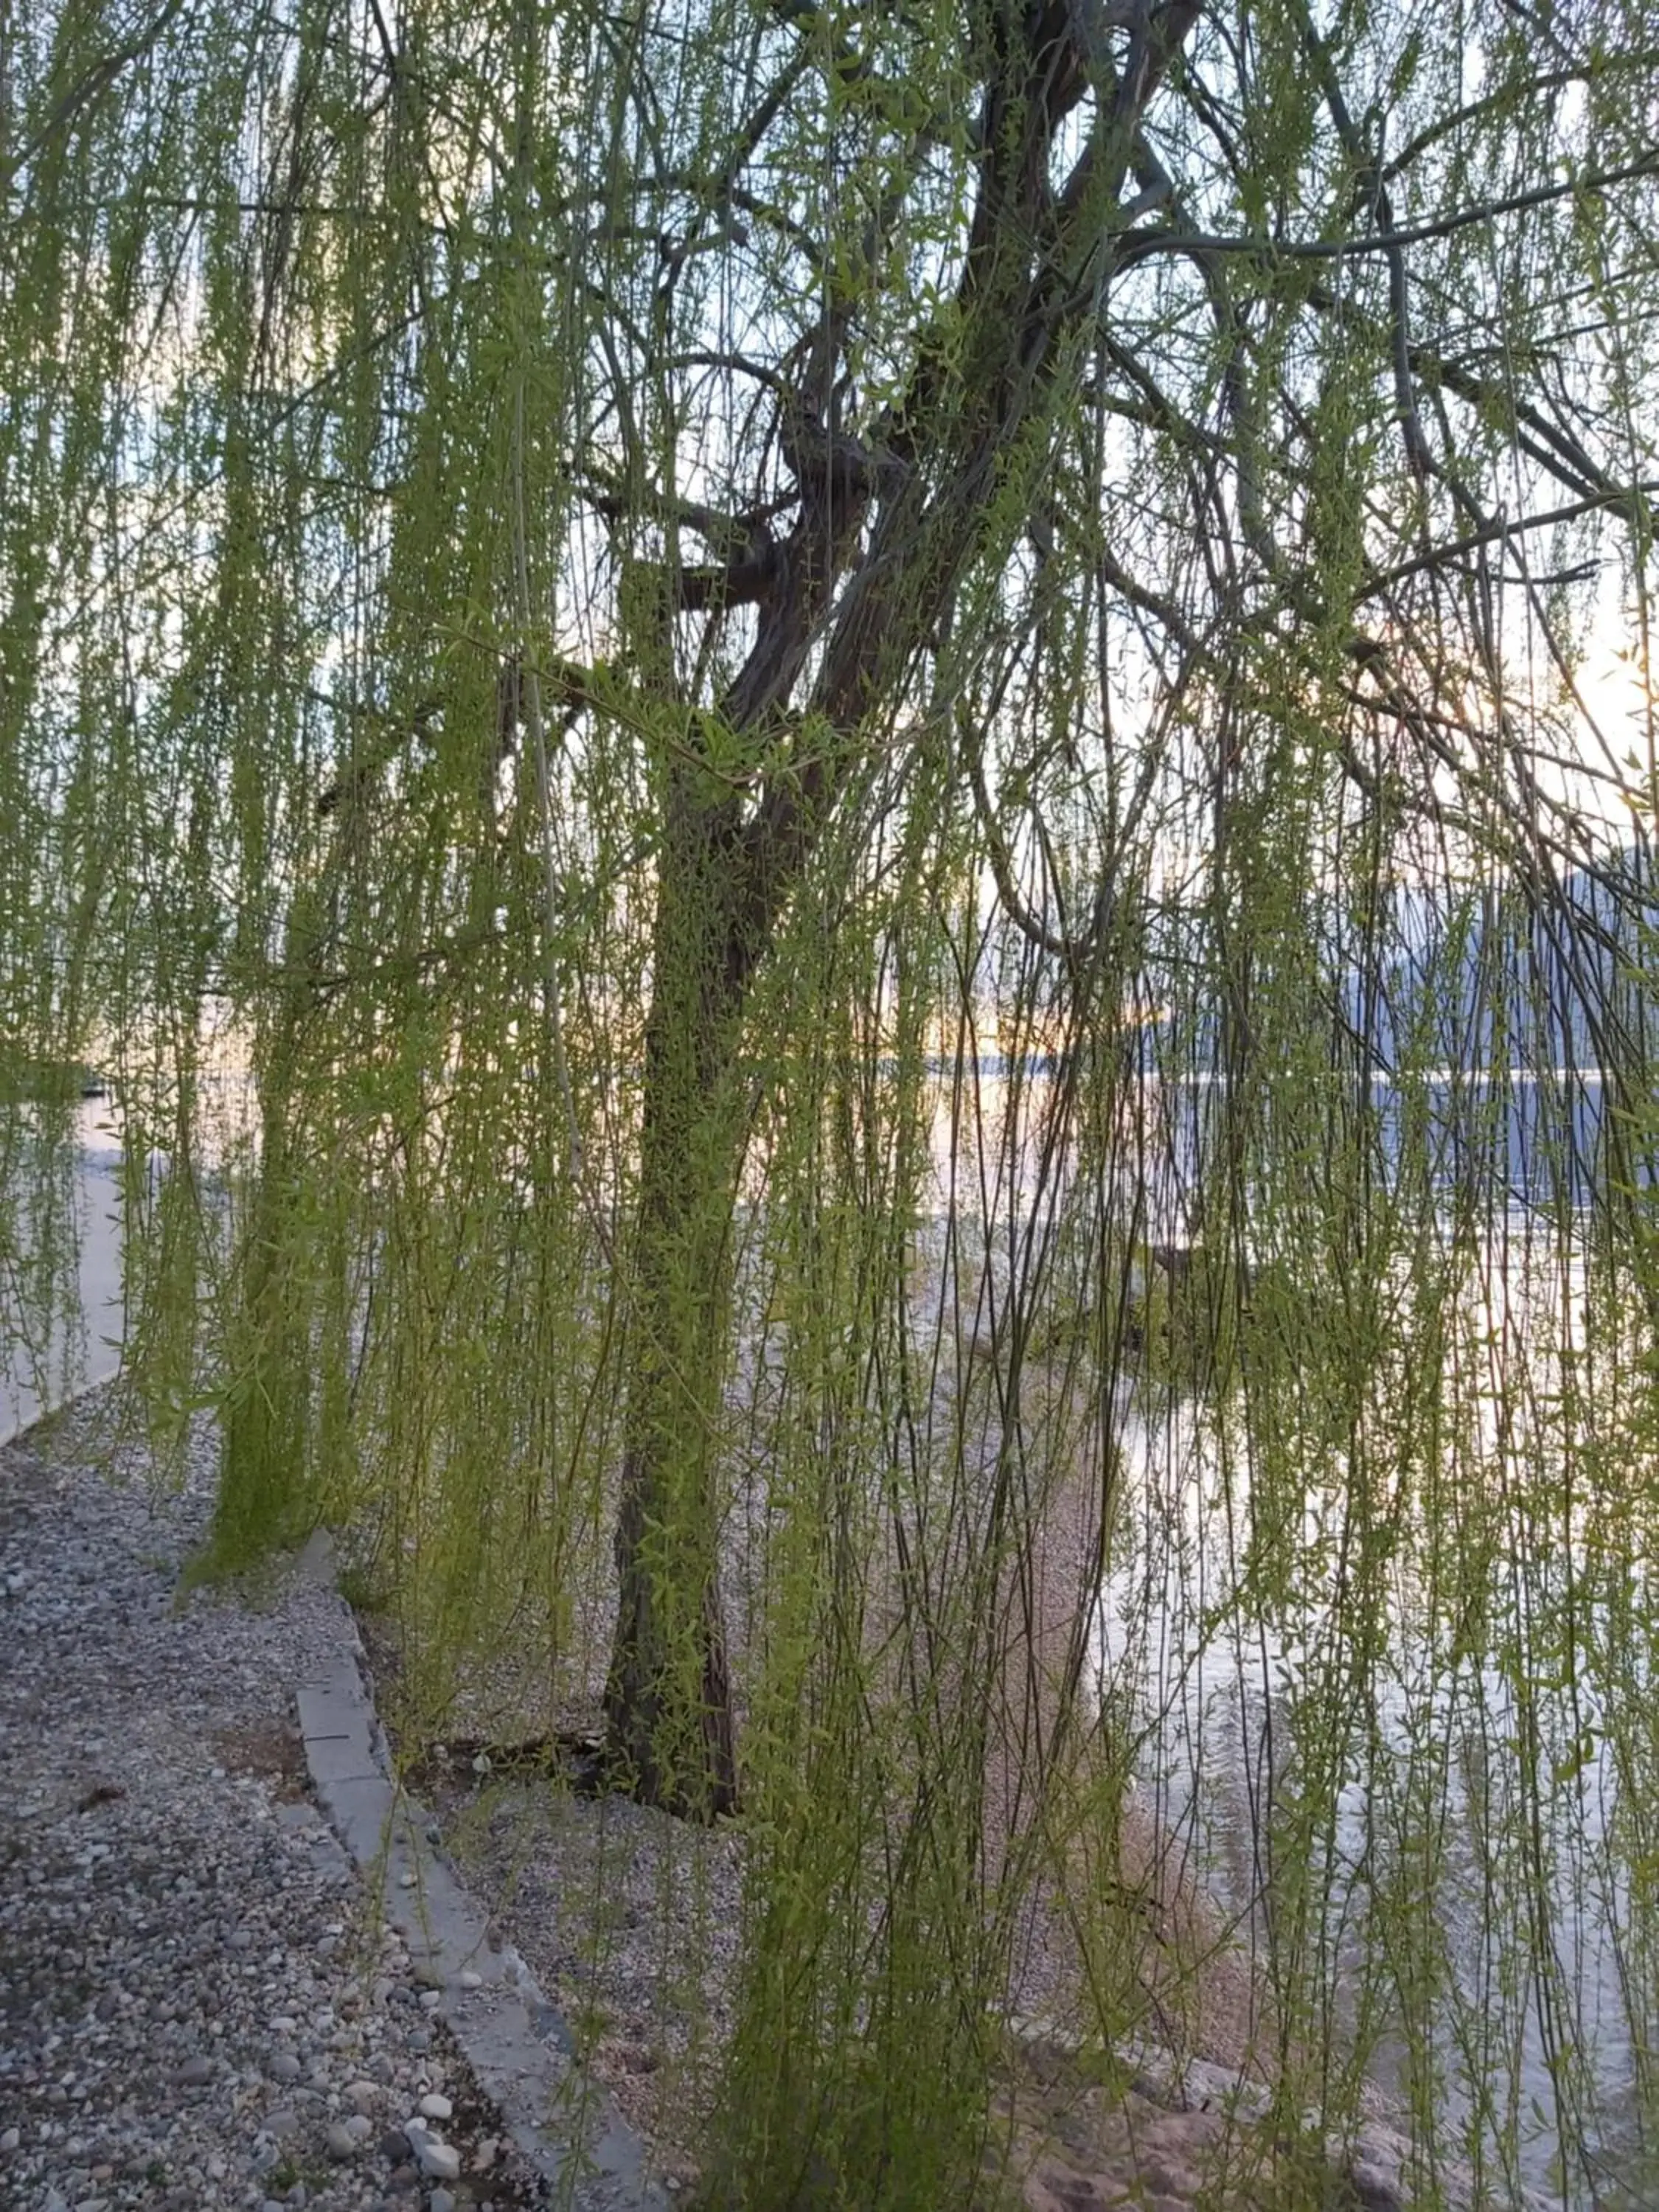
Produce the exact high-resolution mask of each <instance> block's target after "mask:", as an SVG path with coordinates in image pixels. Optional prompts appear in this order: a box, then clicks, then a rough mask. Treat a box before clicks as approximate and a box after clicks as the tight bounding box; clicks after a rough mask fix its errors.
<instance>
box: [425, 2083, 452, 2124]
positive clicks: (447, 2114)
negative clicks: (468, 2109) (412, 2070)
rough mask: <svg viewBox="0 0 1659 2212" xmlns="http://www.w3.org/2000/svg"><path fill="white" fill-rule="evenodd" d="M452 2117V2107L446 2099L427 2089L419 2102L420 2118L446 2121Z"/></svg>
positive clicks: (433, 2090)
mask: <svg viewBox="0 0 1659 2212" xmlns="http://www.w3.org/2000/svg"><path fill="white" fill-rule="evenodd" d="M454 2115H455V2107H454V2106H453V2105H452V2104H451V2103H450V2101H449V2100H448V2098H447V2097H441V2096H440V2095H439V2094H438V2093H437V2091H436V2090H435V2089H429V2090H428V2092H427V2093H426V2095H425V2096H424V2097H422V2100H421V2118H422V2119H423V2120H448V2119H453V2118H454Z"/></svg>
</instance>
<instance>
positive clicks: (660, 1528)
mask: <svg viewBox="0 0 1659 2212" xmlns="http://www.w3.org/2000/svg"><path fill="white" fill-rule="evenodd" d="M697 783H698V778H697V775H696V770H695V769H689V768H685V767H681V766H676V767H674V768H672V769H670V771H669V797H668V811H667V822H666V834H665V840H664V846H663V851H662V855H661V862H660V877H659V899H658V910H657V917H656V924H655V929H654V933H653V981H652V1000H651V1011H650V1014H649V1017H648V1019H647V1026H646V1051H645V1102H644V1115H643V1122H642V1127H641V1157H640V1189H639V1199H638V1205H637V1210H636V1213H635V1228H634V1244H633V1250H632V1254H631V1261H632V1271H631V1292H632V1303H631V1310H630V1326H629V1331H628V1342H629V1347H630V1356H631V1359H632V1367H631V1371H630V1373H629V1383H628V1412H627V1421H626V1429H625V1436H624V1446H623V1478H622V1498H621V1503H620V1506H619V1510H618V1514H617V1528H616V1537H615V1553H616V1563H617V1627H616V1634H615V1639H614V1642H613V1644H612V1649H611V1671H610V1676H609V1679H608V1680H607V1682H606V1686H605V1718H606V1723H607V1728H608V1732H609V1738H610V1750H611V1758H612V1759H613V1761H614V1762H616V1764H617V1766H618V1767H619V1769H620V1770H621V1778H622V1779H623V1782H624V1783H625V1784H626V1786H627V1787H628V1788H629V1789H630V1790H631V1791H632V1792H633V1793H634V1794H635V1796H639V1797H640V1798H641V1799H642V1800H643V1801H644V1802H647V1803H649V1804H653V1805H660V1806H662V1807H664V1808H665V1809H666V1810H668V1811H670V1812H673V1813H678V1814H683V1815H684V1816H686V1817H689V1818H691V1819H698V1820H708V1819H712V1818H713V1817H714V1815H716V1814H720V1813H726V1812H730V1811H731V1810H732V1808H734V1807H735V1805H736V1802H737V1788H738V1785H737V1763H736V1753H735V1747H734V1742H733V1730H732V1707H731V1693H730V1692H731V1686H730V1679H729V1674H728V1669H727V1664H726V1633H725V1625H724V1622H723V1620H722V1617H721V1612H720V1586H719V1559H718V1550H719V1537H720V1514H719V1503H718V1498H717V1496H716V1494H715V1484H716V1480H717V1466H716V1454H717V1449H718V1437H719V1431H720V1395H721V1387H722V1383H723V1376H724V1367H725V1346H726V1321H727V1315H728V1311H729V1306H730V1277H731V1225H732V1206H733V1204H734V1201H735V1198H736V1192H737V1180H738V1171H739V1163H740V1158H741V1154H742V1148H743V1115H742V1105H741V1097H740V1094H739V1085H738V1079H737V1047H738V1035H739V1029H740V1023H741V1016H742V1006H743V985H742V979H741V976H740V975H738V973H737V972H735V970H734V965H733V962H732V957H731V949H730V948H731V939H732V927H733V920H734V917H733V914H732V887H733V883H734V877H733V873H732V853H731V844H732V831H733V829H734V827H735V823H734V819H733V816H732V809H731V805H730V801H729V799H725V798H719V799H710V798H709V797H708V795H707V794H706V793H700V792H699V790H698V788H697Z"/></svg>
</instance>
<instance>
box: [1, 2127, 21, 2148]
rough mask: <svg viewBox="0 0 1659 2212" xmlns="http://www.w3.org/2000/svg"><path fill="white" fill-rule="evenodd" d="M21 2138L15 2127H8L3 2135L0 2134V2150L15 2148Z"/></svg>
mask: <svg viewBox="0 0 1659 2212" xmlns="http://www.w3.org/2000/svg"><path fill="white" fill-rule="evenodd" d="M22 2140H23V2138H22V2136H21V2135H20V2134H19V2132H18V2130H16V2129H15V2128H8V2129H7V2130H6V2131H5V2133H4V2134H3V2135H0V2150H15V2149H16V2148H17V2146H18V2144H19V2143H20V2142H21V2141H22Z"/></svg>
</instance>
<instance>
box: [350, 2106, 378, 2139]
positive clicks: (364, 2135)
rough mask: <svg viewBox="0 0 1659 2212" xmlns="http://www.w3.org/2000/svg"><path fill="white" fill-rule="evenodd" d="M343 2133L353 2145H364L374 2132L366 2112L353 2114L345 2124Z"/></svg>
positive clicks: (372, 2122) (372, 2123) (371, 2121)
mask: <svg viewBox="0 0 1659 2212" xmlns="http://www.w3.org/2000/svg"><path fill="white" fill-rule="evenodd" d="M345 2131H346V2133H347V2134H348V2135H349V2136H350V2137H351V2140H352V2142H355V2143H366V2142H368V2139H369V2137H370V2136H372V2135H373V2134H374V2121H373V2120H371V2119H370V2118H369V2117H368V2113H367V2112H354V2113H353V2114H352V2115H351V2118H349V2120H348V2121H347V2122H346V2124H345Z"/></svg>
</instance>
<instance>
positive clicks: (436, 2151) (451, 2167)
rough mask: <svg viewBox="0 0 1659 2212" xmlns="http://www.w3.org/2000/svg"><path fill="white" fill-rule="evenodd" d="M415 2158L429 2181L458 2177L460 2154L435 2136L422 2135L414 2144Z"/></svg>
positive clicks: (456, 2178)
mask: <svg viewBox="0 0 1659 2212" xmlns="http://www.w3.org/2000/svg"><path fill="white" fill-rule="evenodd" d="M415 2160H416V2165H418V2166H419V2167H420V2169H421V2172H422V2173H423V2174H425V2175H426V2177H427V2179H428V2180H430V2181H457V2180H459V2179H460V2172H461V2154H460V2153H459V2151H458V2150H454V2149H452V2148H451V2147H450V2145H449V2144H448V2143H447V2142H439V2140H438V2138H437V2136H422V2137H421V2139H420V2141H419V2142H417V2143H416V2146H415Z"/></svg>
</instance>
